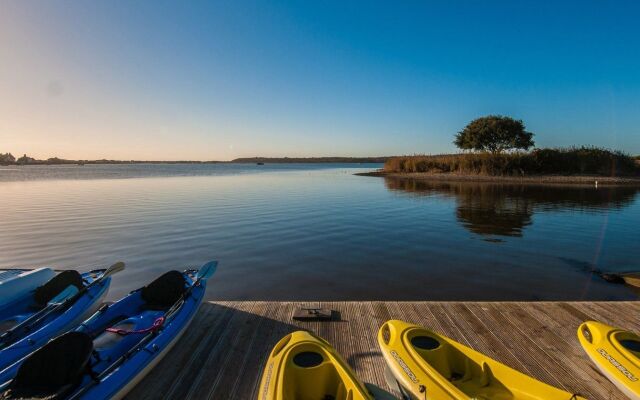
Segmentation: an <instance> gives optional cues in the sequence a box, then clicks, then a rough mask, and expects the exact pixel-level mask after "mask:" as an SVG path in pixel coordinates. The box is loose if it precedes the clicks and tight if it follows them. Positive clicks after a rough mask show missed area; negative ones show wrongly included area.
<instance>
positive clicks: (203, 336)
mask: <svg viewBox="0 0 640 400" xmlns="http://www.w3.org/2000/svg"><path fill="white" fill-rule="evenodd" d="M310 306H311V307H314V308H322V309H327V310H335V311H337V312H339V313H340V315H341V318H340V321H298V320H294V319H293V316H294V314H295V312H296V310H299V309H301V308H307V307H310ZM638 315H640V302H633V301H624V302H411V301H402V302H390V301H386V302H384V301H380V302H378V301H364V302H361V301H342V302H341V301H335V302H323V301H321V302H317V301H314V302H275V301H273V302H270V301H210V302H204V303H202V305H201V306H200V309H199V311H198V313H197V314H196V316H195V318H194V319H193V322H192V324H191V326H190V327H189V328H188V329H187V331H186V332H185V333H184V335H183V337H182V338H181V339H180V340H179V341H178V342H177V343H176V345H175V347H174V348H173V350H172V351H171V352H169V353H168V354H167V356H166V357H165V358H164V359H163V360H162V361H161V362H160V363H159V364H158V365H157V366H156V367H155V368H154V369H153V371H151V372H150V373H149V375H148V376H147V377H146V378H145V379H144V380H142V381H141V382H140V383H139V384H138V385H137V386H136V387H135V388H134V389H133V390H132V391H131V392H130V393H129V394H128V396H127V398H131V399H134V398H135V399H158V398H172V399H173V398H175V399H178V398H190V399H241V400H244V399H255V398H257V391H258V389H259V383H260V377H261V375H262V372H263V368H264V365H265V362H266V360H267V358H268V356H269V353H270V351H271V349H272V348H273V346H274V345H275V344H276V343H277V342H278V341H279V340H280V339H281V338H282V337H283V336H285V335H286V334H288V333H291V332H293V331H296V330H300V329H306V330H309V331H312V332H314V333H315V334H316V335H318V336H320V337H322V338H324V339H325V340H327V341H329V342H330V343H331V344H332V345H333V347H335V349H336V350H337V351H338V352H339V353H340V354H341V355H342V357H343V358H344V359H345V360H346V362H347V363H348V364H349V365H350V366H351V367H352V368H353V370H354V371H355V373H356V374H357V375H358V377H359V378H360V379H361V380H362V381H364V382H366V383H370V384H374V385H377V386H379V387H381V388H382V389H384V390H390V389H389V388H388V386H387V384H386V381H385V361H384V359H383V357H382V353H381V352H380V349H379V347H378V343H377V337H376V335H377V332H378V329H379V328H380V326H382V324H383V323H384V322H386V321H388V320H390V319H401V320H405V321H411V322H413V323H415V324H418V325H421V326H424V327H425V328H428V329H430V330H433V331H436V332H438V333H441V334H444V335H446V336H449V337H451V338H452V339H454V340H456V341H459V342H461V343H463V344H465V345H467V346H470V347H472V348H474V349H475V350H478V351H480V352H482V353H484V354H486V355H487V356H489V357H492V358H494V359H496V360H497V361H499V362H502V363H504V364H506V365H508V366H510V367H512V368H515V369H517V370H519V371H521V372H523V373H526V374H528V375H530V376H532V377H534V378H536V379H539V380H541V381H543V382H546V383H549V384H551V385H553V386H557V387H559V388H562V389H565V390H567V391H569V392H572V393H580V394H581V395H582V396H584V397H586V398H588V399H590V400H598V399H600V400H618V399H619V400H625V399H626V397H625V396H624V394H623V393H622V392H620V391H619V390H618V389H617V388H616V387H615V386H614V384H613V383H611V382H610V381H609V380H608V379H606V378H605V377H604V376H602V375H601V374H600V373H599V372H597V371H596V369H595V368H593V367H592V363H591V361H590V360H589V358H588V356H587V355H586V354H585V353H584V351H583V350H582V347H581V345H580V343H579V341H578V340H577V339H576V336H575V332H576V330H577V329H578V326H579V325H580V324H581V323H582V322H584V321H587V320H597V321H602V322H604V323H607V324H610V325H613V326H618V327H621V328H625V329H628V330H631V331H635V332H639V331H640V318H638V317H637V316H638ZM395 394H396V395H397V393H395Z"/></svg>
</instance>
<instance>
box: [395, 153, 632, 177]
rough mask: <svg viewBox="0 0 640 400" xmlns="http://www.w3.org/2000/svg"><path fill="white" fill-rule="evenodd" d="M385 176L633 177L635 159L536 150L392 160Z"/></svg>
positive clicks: (421, 156)
mask: <svg viewBox="0 0 640 400" xmlns="http://www.w3.org/2000/svg"><path fill="white" fill-rule="evenodd" d="M384 170H385V171H386V172H426V173H456V174H474V175H494V176H527V175H545V174H553V175H602V176H634V175H639V174H640V166H639V165H638V164H637V163H636V161H635V160H634V158H633V157H631V156H629V155H627V154H625V153H623V152H620V151H612V150H607V149H602V148H597V147H579V148H577V147H575V148H560V149H535V150H533V151H530V152H513V153H503V154H491V153H463V154H443V155H413V156H400V157H392V158H390V159H389V160H387V162H386V163H385V164H384Z"/></svg>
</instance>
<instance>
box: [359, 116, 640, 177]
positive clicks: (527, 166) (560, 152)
mask: <svg viewBox="0 0 640 400" xmlns="http://www.w3.org/2000/svg"><path fill="white" fill-rule="evenodd" d="M533 136H534V134H533V133H531V132H528V131H527V130H526V128H525V125H524V123H523V122H522V121H521V120H516V119H513V118H510V117H505V116H500V115H489V116H486V117H481V118H478V119H475V120H473V121H471V122H470V123H469V124H468V125H467V126H466V127H465V128H464V129H463V130H462V131H460V132H458V133H457V134H456V135H455V139H454V144H455V145H456V146H457V147H458V148H459V149H460V150H462V152H461V153H458V154H440V155H410V156H399V157H390V158H389V159H388V160H387V161H386V162H385V164H384V167H383V169H381V170H379V171H375V172H369V173H360V174H358V175H368V176H388V177H397V178H414V179H425V180H439V181H446V180H456V181H460V180H463V181H498V182H520V183H523V182H524V183H527V182H531V183H578V184H584V183H589V184H593V183H594V182H596V181H597V182H598V183H600V184H634V185H640V156H636V157H632V156H630V155H628V154H625V153H623V152H621V151H614V150H609V149H604V148H598V147H591V146H581V147H571V148H534V146H535V143H534V140H533Z"/></svg>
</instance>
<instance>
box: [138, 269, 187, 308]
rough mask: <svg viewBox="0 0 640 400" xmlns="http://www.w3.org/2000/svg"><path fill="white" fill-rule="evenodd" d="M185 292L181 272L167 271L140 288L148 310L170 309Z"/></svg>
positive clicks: (184, 283)
mask: <svg viewBox="0 0 640 400" xmlns="http://www.w3.org/2000/svg"><path fill="white" fill-rule="evenodd" d="M186 290H187V288H186V282H185V279H184V275H183V274H182V272H178V271H169V272H167V273H165V274H163V275H161V276H160V277H159V278H157V279H156V280H155V281H153V282H151V283H150V284H148V285H147V286H145V287H143V288H142V293H141V296H142V299H143V300H144V301H145V303H146V306H147V307H148V308H150V309H157V308H159V309H164V308H168V307H171V306H172V305H173V304H174V303H175V302H177V301H178V299H180V296H182V295H183V294H184V292H185V291H186Z"/></svg>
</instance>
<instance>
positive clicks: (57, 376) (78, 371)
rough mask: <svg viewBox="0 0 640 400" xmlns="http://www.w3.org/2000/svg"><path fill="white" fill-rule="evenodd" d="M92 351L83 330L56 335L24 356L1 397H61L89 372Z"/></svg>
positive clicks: (90, 342)
mask: <svg viewBox="0 0 640 400" xmlns="http://www.w3.org/2000/svg"><path fill="white" fill-rule="evenodd" d="M92 351H93V341H92V340H91V337H90V336H89V335H87V334H86V333H81V332H68V333H65V334H63V335H61V336H58V337H57V338H55V339H53V340H52V341H50V342H49V343H47V344H45V345H44V346H42V347H41V348H40V349H38V350H36V351H35V352H33V353H31V355H30V356H28V357H27V358H26V359H25V361H24V362H23V363H22V365H21V366H20V368H19V369H18V372H17V374H16V376H15V378H14V379H13V380H12V381H11V383H10V385H9V389H8V390H7V391H5V392H4V393H3V394H2V397H0V398H2V399H3V400H5V399H6V400H8V399H58V398H63V397H64V396H65V395H68V394H69V393H70V392H71V391H72V390H73V389H74V388H75V387H76V386H77V385H78V384H79V383H80V381H81V380H82V377H83V375H84V374H85V373H86V372H87V371H88V368H89V360H90V359H91V353H92Z"/></svg>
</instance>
